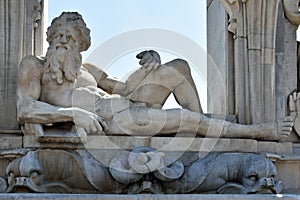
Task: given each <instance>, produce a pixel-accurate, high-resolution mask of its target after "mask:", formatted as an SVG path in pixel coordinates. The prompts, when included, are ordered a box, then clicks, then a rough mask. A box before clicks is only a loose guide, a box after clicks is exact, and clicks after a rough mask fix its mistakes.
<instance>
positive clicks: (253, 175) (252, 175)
mask: <svg viewBox="0 0 300 200" xmlns="http://www.w3.org/2000/svg"><path fill="white" fill-rule="evenodd" d="M248 179H250V180H252V181H257V180H258V178H257V175H256V174H251V175H250V176H248Z"/></svg>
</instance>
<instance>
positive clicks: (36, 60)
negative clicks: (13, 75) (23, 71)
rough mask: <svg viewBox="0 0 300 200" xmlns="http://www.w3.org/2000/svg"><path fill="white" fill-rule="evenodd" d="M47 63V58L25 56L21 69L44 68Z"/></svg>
mask: <svg viewBox="0 0 300 200" xmlns="http://www.w3.org/2000/svg"><path fill="white" fill-rule="evenodd" d="M44 63H45V58H43V57H38V56H33V55H29V56H25V57H24V58H23V59H22V61H21V64H20V67H26V66H36V67H42V66H43V64H44Z"/></svg>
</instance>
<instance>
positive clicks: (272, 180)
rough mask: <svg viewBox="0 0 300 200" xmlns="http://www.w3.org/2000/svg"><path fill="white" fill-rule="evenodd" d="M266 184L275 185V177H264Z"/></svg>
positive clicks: (268, 185)
mask: <svg viewBox="0 0 300 200" xmlns="http://www.w3.org/2000/svg"><path fill="white" fill-rule="evenodd" d="M264 185H265V186H267V187H271V186H274V185H275V181H274V178H264Z"/></svg>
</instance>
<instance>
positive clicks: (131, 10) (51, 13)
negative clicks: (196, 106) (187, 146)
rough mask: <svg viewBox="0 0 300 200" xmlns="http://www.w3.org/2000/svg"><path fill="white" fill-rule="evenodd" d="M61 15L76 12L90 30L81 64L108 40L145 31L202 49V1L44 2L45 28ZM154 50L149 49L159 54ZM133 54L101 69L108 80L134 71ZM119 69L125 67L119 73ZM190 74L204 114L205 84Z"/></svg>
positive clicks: (171, 54)
mask: <svg viewBox="0 0 300 200" xmlns="http://www.w3.org/2000/svg"><path fill="white" fill-rule="evenodd" d="M63 11H77V12H79V13H80V14H81V15H82V16H83V18H84V20H85V22H86V24H87V26H88V27H89V28H90V29H91V38H92V45H91V47H90V49H89V50H88V51H86V52H84V53H83V60H84V61H89V59H88V58H89V56H90V55H91V54H92V53H93V52H95V50H96V49H97V48H98V47H99V46H101V45H102V44H103V43H105V42H107V41H109V40H110V39H111V38H114V37H116V36H118V35H120V34H123V33H126V32H129V31H134V30H140V29H145V28H148V29H149V28H155V29H161V30H168V31H172V32H175V33H178V34H180V35H182V36H184V37H186V38H188V39H190V40H191V41H193V42H194V43H195V44H197V45H199V47H201V48H203V49H204V50H205V49H206V0H151V1H149V0H48V26H49V25H50V23H51V21H52V19H53V18H54V17H57V16H59V15H60V14H61V13H62V12H63ZM152 39H153V38H152ZM145 40H147V38H145ZM128 42H131V41H128ZM174 43H176V41H174ZM123 45H124V44H123ZM156 47H157V46H156ZM156 47H155V46H154V47H153V49H155V50H158V51H159V50H161V49H158V48H156ZM148 48H152V47H148ZM136 53H137V51H136V52H135V51H133V50H132V51H130V52H128V53H126V54H122V55H120V56H119V57H118V59H116V60H114V62H112V63H110V66H109V67H107V66H106V67H105V69H106V71H108V73H109V74H111V75H112V76H116V77H118V78H120V79H125V78H126V75H124V74H127V75H128V72H130V71H132V70H134V69H135V68H136V67H138V61H137V60H136V59H135V54H136ZM159 53H160V54H161V56H162V61H163V62H167V61H169V60H171V59H173V58H176V57H181V56H182V55H180V54H178V53H177V54H176V52H175V53H174V52H172V50H170V51H168V50H167V49H165V50H164V51H159ZM191 53H192V52H191ZM99 56H100V55H99ZM183 58H184V57H183ZM184 59H186V58H184ZM96 64H98V65H101V63H96ZM120 65H122V66H128V67H122V69H120ZM197 67H198V66H196V67H195V68H197ZM120 74H123V75H124V76H122V77H120ZM192 74H193V77H194V79H195V82H196V84H197V87H198V90H199V89H200V90H201V91H202V92H200V98H201V102H202V106H203V107H204V110H206V89H205V88H206V85H203V84H206V83H205V81H204V80H201V79H203V77H201V74H199V71H197V70H194V72H192Z"/></svg>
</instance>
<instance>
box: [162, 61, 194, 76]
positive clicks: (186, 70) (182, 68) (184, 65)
mask: <svg viewBox="0 0 300 200" xmlns="http://www.w3.org/2000/svg"><path fill="white" fill-rule="evenodd" d="M166 65H168V66H170V67H172V68H174V69H176V71H178V72H180V73H181V74H190V73H191V69H190V66H189V64H188V62H187V61H186V60H183V59H180V58H177V59H175V60H172V61H171V62H169V63H167V64H166Z"/></svg>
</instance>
